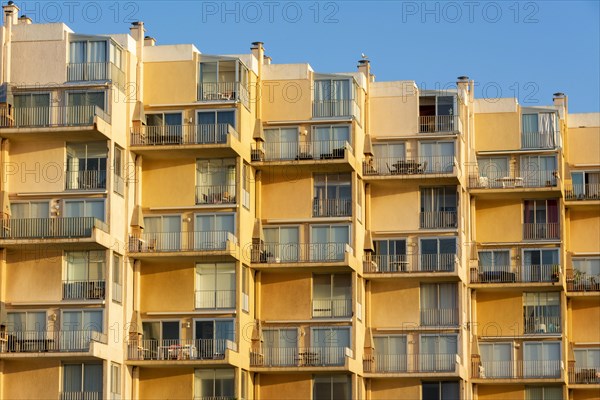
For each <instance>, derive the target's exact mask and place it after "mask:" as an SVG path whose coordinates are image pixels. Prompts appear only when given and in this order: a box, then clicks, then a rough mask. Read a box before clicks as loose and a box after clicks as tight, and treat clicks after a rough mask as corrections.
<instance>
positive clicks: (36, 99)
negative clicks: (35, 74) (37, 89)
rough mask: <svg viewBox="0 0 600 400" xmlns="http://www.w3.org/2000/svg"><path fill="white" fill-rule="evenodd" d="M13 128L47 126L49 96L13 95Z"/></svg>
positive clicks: (48, 119) (37, 94)
mask: <svg viewBox="0 0 600 400" xmlns="http://www.w3.org/2000/svg"><path fill="white" fill-rule="evenodd" d="M14 105H15V108H14V112H15V115H14V118H15V126H20V127H27V126H48V125H49V124H50V94H48V93H27V94H15V95H14Z"/></svg>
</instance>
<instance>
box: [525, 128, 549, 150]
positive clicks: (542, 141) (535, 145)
mask: <svg viewBox="0 0 600 400" xmlns="http://www.w3.org/2000/svg"><path fill="white" fill-rule="evenodd" d="M554 135H555V134H554V133H553V132H545V131H539V132H522V133H521V148H522V149H554V148H556V143H555V138H554Z"/></svg>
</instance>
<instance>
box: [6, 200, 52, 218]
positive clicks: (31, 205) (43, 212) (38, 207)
mask: <svg viewBox="0 0 600 400" xmlns="http://www.w3.org/2000/svg"><path fill="white" fill-rule="evenodd" d="M10 212H11V216H12V218H15V219H19V218H49V217H50V202H48V201H31V202H23V203H11V204H10Z"/></svg>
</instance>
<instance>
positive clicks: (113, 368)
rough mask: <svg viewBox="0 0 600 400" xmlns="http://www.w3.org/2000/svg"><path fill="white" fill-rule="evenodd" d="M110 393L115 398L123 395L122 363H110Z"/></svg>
mask: <svg viewBox="0 0 600 400" xmlns="http://www.w3.org/2000/svg"><path fill="white" fill-rule="evenodd" d="M110 393H111V394H112V395H113V398H120V397H121V365H120V364H115V363H111V364H110Z"/></svg>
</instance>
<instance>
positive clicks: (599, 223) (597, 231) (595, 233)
mask: <svg viewBox="0 0 600 400" xmlns="http://www.w3.org/2000/svg"><path fill="white" fill-rule="evenodd" d="M570 213H571V214H570V241H569V242H570V249H569V250H570V251H573V252H597V251H599V245H598V244H599V243H600V214H599V213H598V210H591V211H589V210H588V211H580V210H574V209H572V210H571V211H570Z"/></svg>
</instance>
